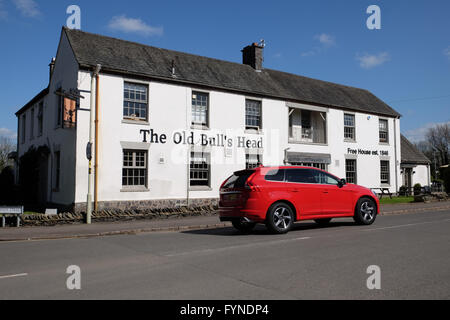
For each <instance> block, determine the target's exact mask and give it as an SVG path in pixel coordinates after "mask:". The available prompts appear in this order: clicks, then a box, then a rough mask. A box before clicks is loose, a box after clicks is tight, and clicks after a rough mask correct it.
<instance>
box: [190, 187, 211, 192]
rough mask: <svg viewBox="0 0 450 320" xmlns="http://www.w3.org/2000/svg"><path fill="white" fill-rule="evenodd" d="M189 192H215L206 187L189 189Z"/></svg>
mask: <svg viewBox="0 0 450 320" xmlns="http://www.w3.org/2000/svg"><path fill="white" fill-rule="evenodd" d="M189 191H213V189H212V188H211V187H206V186H204V187H203V186H197V187H189Z"/></svg>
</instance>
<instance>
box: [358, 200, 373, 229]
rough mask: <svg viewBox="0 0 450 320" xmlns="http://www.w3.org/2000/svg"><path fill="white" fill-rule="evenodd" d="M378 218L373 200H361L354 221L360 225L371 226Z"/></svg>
mask: <svg viewBox="0 0 450 320" xmlns="http://www.w3.org/2000/svg"><path fill="white" fill-rule="evenodd" d="M376 218H377V208H376V204H375V202H374V201H373V200H372V199H369V198H361V199H359V201H358V204H357V205H356V212H355V217H354V220H355V222H356V223H358V224H362V225H371V224H372V223H374V222H375V219H376Z"/></svg>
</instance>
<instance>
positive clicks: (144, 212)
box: [22, 199, 219, 226]
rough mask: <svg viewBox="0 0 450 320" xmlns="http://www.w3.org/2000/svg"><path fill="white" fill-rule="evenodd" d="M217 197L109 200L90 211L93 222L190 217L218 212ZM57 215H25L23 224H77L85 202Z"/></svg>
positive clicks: (83, 213) (61, 210) (81, 218)
mask: <svg viewBox="0 0 450 320" xmlns="http://www.w3.org/2000/svg"><path fill="white" fill-rule="evenodd" d="M218 203H219V201H218V199H195V200H190V201H189V206H187V202H186V200H156V201H111V202H100V203H99V208H98V209H99V210H98V212H94V213H93V214H92V221H93V222H114V221H133V220H143V219H150V220H151V219H177V218H182V217H190V216H211V215H216V214H217V209H218ZM59 212H61V213H60V214H58V215H54V216H46V215H45V214H37V215H26V216H24V217H23V220H22V224H23V225H24V226H54V225H61V224H80V223H84V222H85V221H86V204H85V203H79V204H75V205H74V206H73V208H72V210H69V211H63V208H60V211H59Z"/></svg>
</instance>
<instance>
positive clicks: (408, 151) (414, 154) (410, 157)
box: [401, 135, 431, 164]
mask: <svg viewBox="0 0 450 320" xmlns="http://www.w3.org/2000/svg"><path fill="white" fill-rule="evenodd" d="M401 153H402V164H430V163H431V161H430V160H429V159H428V158H427V157H426V156H425V155H424V154H423V153H422V152H421V151H419V149H417V148H416V147H415V146H414V145H413V144H412V143H411V142H409V140H408V139H406V137H405V136H403V135H401Z"/></svg>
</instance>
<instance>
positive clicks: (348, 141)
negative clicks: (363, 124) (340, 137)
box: [344, 139, 357, 143]
mask: <svg viewBox="0 0 450 320" xmlns="http://www.w3.org/2000/svg"><path fill="white" fill-rule="evenodd" d="M344 142H346V143H357V141H356V140H351V139H344Z"/></svg>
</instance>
